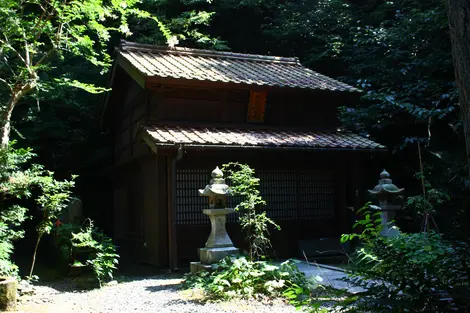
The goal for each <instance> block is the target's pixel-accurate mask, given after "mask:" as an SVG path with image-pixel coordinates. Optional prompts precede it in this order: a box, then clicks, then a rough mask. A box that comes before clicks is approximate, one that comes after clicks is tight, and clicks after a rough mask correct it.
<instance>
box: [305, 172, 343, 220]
mask: <svg viewBox="0 0 470 313" xmlns="http://www.w3.org/2000/svg"><path fill="white" fill-rule="evenodd" d="M298 180H299V193H298V196H299V209H300V210H299V214H300V215H301V216H302V219H307V220H320V221H325V220H329V219H332V218H334V215H335V195H334V181H333V172H332V171H331V170H302V171H299V175H298Z"/></svg>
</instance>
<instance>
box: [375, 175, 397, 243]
mask: <svg viewBox="0 0 470 313" xmlns="http://www.w3.org/2000/svg"><path fill="white" fill-rule="evenodd" d="M404 190H405V189H403V188H398V187H397V186H395V185H394V184H393V183H392V180H391V179H390V174H389V173H388V172H387V171H386V170H383V171H382V173H380V179H379V184H378V185H377V186H375V187H374V189H372V190H369V194H370V195H371V196H373V197H374V198H376V199H377V200H378V203H379V209H380V210H381V214H380V216H381V218H382V225H383V229H382V232H381V235H382V236H385V237H392V236H396V235H398V233H399V232H400V231H399V230H398V227H396V226H395V225H394V224H393V220H394V218H395V215H396V212H397V211H398V210H400V208H401V205H398V204H396V200H397V198H398V196H400V195H401V194H402V193H403V191H404Z"/></svg>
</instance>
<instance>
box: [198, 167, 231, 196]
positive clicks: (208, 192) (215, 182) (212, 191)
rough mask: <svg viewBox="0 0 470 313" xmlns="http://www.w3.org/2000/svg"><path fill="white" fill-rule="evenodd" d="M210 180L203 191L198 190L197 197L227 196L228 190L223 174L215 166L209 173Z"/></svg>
mask: <svg viewBox="0 0 470 313" xmlns="http://www.w3.org/2000/svg"><path fill="white" fill-rule="evenodd" d="M211 177H212V179H211V180H210V184H209V185H207V186H206V187H205V188H204V189H199V195H201V196H206V197H208V196H214V195H225V196H227V195H229V194H230V190H229V189H230V188H229V186H227V185H226V184H225V179H224V173H223V172H222V171H221V170H220V169H219V167H218V166H217V167H216V168H215V169H214V170H213V171H212V173H211Z"/></svg>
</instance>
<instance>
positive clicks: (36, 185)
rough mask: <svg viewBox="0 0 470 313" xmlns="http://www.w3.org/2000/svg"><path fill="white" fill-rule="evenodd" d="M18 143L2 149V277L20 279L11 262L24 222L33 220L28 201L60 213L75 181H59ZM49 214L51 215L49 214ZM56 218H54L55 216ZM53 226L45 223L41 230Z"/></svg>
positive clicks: (0, 171) (0, 243)
mask: <svg viewBox="0 0 470 313" xmlns="http://www.w3.org/2000/svg"><path fill="white" fill-rule="evenodd" d="M14 146H15V142H12V143H10V145H9V146H8V147H6V148H3V149H0V197H1V200H0V275H2V276H3V275H6V276H16V275H17V274H18V268H17V266H16V265H14V263H13V262H12V260H11V255H12V253H13V248H14V247H13V243H14V241H16V240H18V239H21V238H23V237H24V230H23V229H22V223H23V222H24V221H25V220H26V219H27V218H28V217H29V216H28V215H27V212H28V209H27V208H26V207H25V201H24V200H25V199H30V198H32V197H34V199H35V202H36V203H37V204H38V205H39V206H40V208H41V209H42V210H43V213H44V214H43V217H44V220H46V218H45V217H48V218H50V217H51V215H50V214H49V212H59V211H61V210H62V208H63V207H65V205H66V203H67V201H68V197H69V195H70V189H71V188H72V187H73V181H58V180H56V179H54V173H53V172H50V171H47V170H45V169H44V167H43V166H42V165H39V164H31V163H30V161H31V159H32V158H33V157H35V156H36V155H35V154H34V153H33V152H32V150H31V149H29V148H28V149H22V148H20V149H16V148H14ZM46 213H47V214H46ZM52 217H53V216H52ZM48 225H49V224H44V223H41V224H40V225H39V226H38V229H43V228H44V227H47V226H48Z"/></svg>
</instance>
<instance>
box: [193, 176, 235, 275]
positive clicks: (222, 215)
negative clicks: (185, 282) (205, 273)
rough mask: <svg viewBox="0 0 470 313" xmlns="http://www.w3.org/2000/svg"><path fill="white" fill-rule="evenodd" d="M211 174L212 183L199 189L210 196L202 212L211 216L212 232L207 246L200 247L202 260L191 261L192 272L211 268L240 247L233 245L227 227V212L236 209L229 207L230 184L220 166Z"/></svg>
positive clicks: (204, 194)
mask: <svg viewBox="0 0 470 313" xmlns="http://www.w3.org/2000/svg"><path fill="white" fill-rule="evenodd" d="M211 176H212V179H211V180H210V184H209V185H207V186H206V187H205V188H204V189H200V190H199V195H201V196H204V197H208V198H209V209H205V210H203V211H202V212H203V213H204V214H206V215H207V216H209V219H210V221H211V233H210V235H209V238H208V239H207V241H206V245H205V247H204V248H200V249H199V258H200V260H201V262H191V272H192V273H195V272H198V271H200V270H201V269H210V268H211V264H214V263H217V262H219V261H220V260H222V259H223V258H225V257H226V256H229V255H232V254H237V253H238V249H237V248H235V247H234V246H233V243H232V240H231V239H230V237H229V236H228V234H227V230H226V229H225V223H226V221H227V214H229V213H233V211H234V209H232V208H227V196H228V195H229V193H230V191H229V186H227V185H226V184H225V179H224V174H223V173H222V171H221V170H220V169H219V168H218V167H216V168H215V170H213V171H212V174H211Z"/></svg>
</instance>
